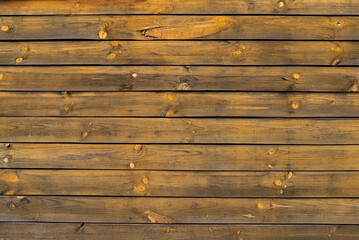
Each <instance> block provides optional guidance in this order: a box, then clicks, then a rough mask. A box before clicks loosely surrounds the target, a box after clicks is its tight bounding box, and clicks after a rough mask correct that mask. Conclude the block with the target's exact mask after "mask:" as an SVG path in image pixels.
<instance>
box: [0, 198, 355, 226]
mask: <svg viewBox="0 0 359 240" xmlns="http://www.w3.org/2000/svg"><path fill="white" fill-rule="evenodd" d="M358 209H359V199H349V198H348V199H335V198H332V199H323V198H322V199H268V198H265V199H259V198H155V197H129V198H126V197H120V198H118V197H69V196H53V197H49V196H0V211H1V213H2V221H35V222H39V221H40V222H44V221H45V222H102V223H306V224H309V223H317V224H358V223H359V219H358V217H357V212H358Z"/></svg>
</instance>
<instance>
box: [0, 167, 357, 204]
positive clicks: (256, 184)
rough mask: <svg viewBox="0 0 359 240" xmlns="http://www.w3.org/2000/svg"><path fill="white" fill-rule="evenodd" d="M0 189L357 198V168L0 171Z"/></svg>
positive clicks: (10, 192) (16, 191) (56, 192)
mask: <svg viewBox="0 0 359 240" xmlns="http://www.w3.org/2000/svg"><path fill="white" fill-rule="evenodd" d="M0 176H1V178H0V194H4V195H76V196H154V197H219V196H220V197H311V198H312V197H359V189H358V188H357V186H356V185H355V184H353V183H355V182H359V173H358V172H292V171H289V172H196V171H184V172H183V171H131V170H0Z"/></svg>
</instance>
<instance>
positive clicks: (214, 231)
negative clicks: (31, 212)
mask: <svg viewBox="0 0 359 240" xmlns="http://www.w3.org/2000/svg"><path fill="white" fill-rule="evenodd" d="M0 234H1V236H2V237H4V238H16V239H18V240H28V239H58V237H59V236H61V237H63V238H64V239H86V240H97V239H98V236H101V239H103V240H112V239H114V238H120V239H124V240H142V239H159V240H168V239H177V240H192V239H193V237H194V236H195V237H196V239H198V240H208V239H213V240H218V239H239V240H242V239H257V240H287V239H289V238H290V239H294V240H308V239H309V240H327V239H328V238H330V239H334V240H346V239H355V238H358V237H359V226H357V225H215V224H210V225H209V224H206V225H198V224H191V225H181V224H161V225H156V224H152V225H148V224H146V225H145V224H93V223H88V224H80V223H12V222H0Z"/></svg>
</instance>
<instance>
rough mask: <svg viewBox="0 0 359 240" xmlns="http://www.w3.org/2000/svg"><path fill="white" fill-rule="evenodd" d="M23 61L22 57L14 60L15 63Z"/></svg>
mask: <svg viewBox="0 0 359 240" xmlns="http://www.w3.org/2000/svg"><path fill="white" fill-rule="evenodd" d="M23 60H24V59H23V58H22V57H18V58H16V59H15V62H16V63H21V62H22V61H23Z"/></svg>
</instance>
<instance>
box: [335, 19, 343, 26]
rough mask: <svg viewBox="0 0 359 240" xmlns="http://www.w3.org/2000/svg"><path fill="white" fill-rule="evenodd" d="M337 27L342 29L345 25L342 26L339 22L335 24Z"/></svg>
mask: <svg viewBox="0 0 359 240" xmlns="http://www.w3.org/2000/svg"><path fill="white" fill-rule="evenodd" d="M335 25H336V26H337V27H339V28H340V27H342V25H343V24H342V23H341V22H339V21H337V22H336V23H335Z"/></svg>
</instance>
